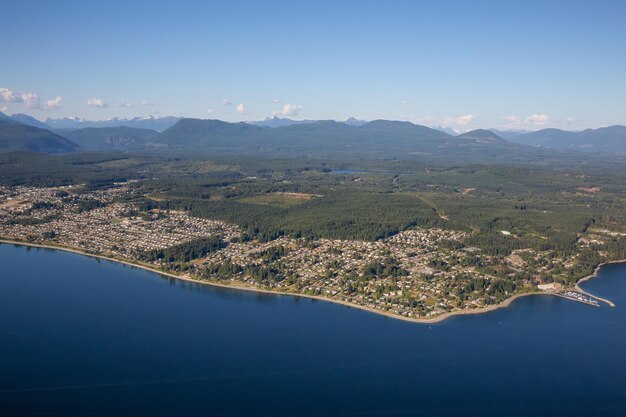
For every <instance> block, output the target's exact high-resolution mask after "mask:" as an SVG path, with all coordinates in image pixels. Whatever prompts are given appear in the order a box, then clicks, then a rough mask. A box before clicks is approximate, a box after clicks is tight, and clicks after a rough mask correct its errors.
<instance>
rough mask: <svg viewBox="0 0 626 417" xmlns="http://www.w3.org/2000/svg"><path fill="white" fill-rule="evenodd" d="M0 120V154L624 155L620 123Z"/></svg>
mask: <svg viewBox="0 0 626 417" xmlns="http://www.w3.org/2000/svg"><path fill="white" fill-rule="evenodd" d="M0 121H2V122H3V123H2V124H1V125H0V137H2V140H3V142H1V143H0V150H1V151H3V152H6V151H14V150H33V151H38V152H46V153H64V152H73V151H77V150H89V151H138V152H177V153H194V154H198V155H202V154H234V155H245V154H254V155H266V156H277V157H287V156H289V157H293V156H296V157H322V158H335V157H352V158H355V157H356V158H372V157H377V158H400V159H402V158H422V159H433V160H437V159H441V158H446V159H451V158H455V157H459V158H465V159H466V160H469V161H473V162H482V161H517V162H529V161H534V162H537V161H548V160H550V159H551V158H554V157H563V156H564V155H568V156H569V157H572V155H577V154H581V153H587V154H589V153H603V154H610V155H623V156H626V127H624V126H611V127H606V128H600V129H595V130H594V129H587V130H585V131H582V132H568V131H563V130H559V129H543V130H539V131H536V132H528V133H520V132H516V133H515V134H513V133H511V134H510V135H507V138H506V139H505V138H503V137H502V136H501V135H499V134H497V133H496V132H494V131H493V130H485V129H478V130H474V131H471V132H466V133H463V134H460V135H451V134H449V133H446V132H444V131H441V130H438V129H433V128H428V127H426V126H421V125H416V124H413V123H410V122H401V121H388V120H375V121H371V122H365V121H361V120H358V119H354V118H351V119H348V120H346V121H345V122H337V121H332V120H321V121H315V120H291V119H287V118H278V117H273V118H268V119H266V120H264V121H260V122H239V123H229V122H224V121H220V120H204V119H189V118H186V119H185V118H178V117H162V118H157V117H147V118H135V119H122V118H115V119H110V120H104V121H88V120H82V119H70V118H65V119H55V120H52V119H48V120H47V121H46V123H43V122H41V121H38V120H36V119H34V118H32V117H30V116H28V115H23V114H17V115H13V116H11V117H9V116H7V115H4V114H2V113H0ZM50 124H52V126H50ZM61 126H65V127H61ZM140 126H153V127H154V128H144V127H140Z"/></svg>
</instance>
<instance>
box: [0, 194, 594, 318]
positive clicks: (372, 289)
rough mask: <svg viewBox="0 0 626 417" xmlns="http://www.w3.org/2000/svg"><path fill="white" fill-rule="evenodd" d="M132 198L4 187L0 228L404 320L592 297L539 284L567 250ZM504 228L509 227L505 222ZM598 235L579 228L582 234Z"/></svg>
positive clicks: (15, 237)
mask: <svg viewBox="0 0 626 417" xmlns="http://www.w3.org/2000/svg"><path fill="white" fill-rule="evenodd" d="M135 199H136V195H134V194H133V192H132V190H131V189H130V187H129V184H128V183H118V184H115V185H114V186H113V187H107V188H102V189H93V190H86V189H84V188H83V187H82V186H66V187H52V188H36V187H25V186H15V187H8V186H3V187H0V237H2V238H3V239H6V240H11V241H16V242H29V243H37V244H44V245H52V246H55V247H61V248H69V249H77V250H80V251H82V252H85V253H87V254H93V255H100V256H106V257H111V258H115V259H119V260H123V261H126V262H132V263H136V264H139V265H143V266H148V267H150V268H152V269H155V270H157V271H164V272H170V273H172V272H174V273H178V274H181V275H182V276H185V277H188V278H193V279H199V280H204V281H208V282H215V283H220V284H222V285H229V286H233V287H244V288H249V289H261V290H269V291H275V292H281V293H291V294H301V295H306V296H313V297H321V298H324V299H328V300H331V301H337V302H341V303H344V304H349V305H354V306H359V307H362V308H366V309H370V310H374V311H379V312H382V313H385V314H390V315H393V316H397V317H404V318H409V319H431V318H435V317H437V316H440V315H442V314H446V313H453V312H458V311H462V310H471V309H481V308H485V307H488V306H492V305H495V304H498V303H500V302H502V301H504V300H506V299H507V298H510V297H511V296H513V295H516V294H522V293H529V292H539V291H544V292H546V293H548V294H554V295H559V296H562V297H566V298H569V299H572V300H576V301H581V302H584V303H587V304H591V305H597V302H596V301H595V300H593V299H592V298H591V297H589V296H587V295H583V294H579V293H577V292H575V291H571V290H568V291H564V290H561V284H560V283H558V282H555V283H552V282H548V283H546V282H544V281H551V280H550V278H551V277H550V275H549V272H550V269H551V266H550V265H553V264H554V263H555V262H558V263H560V264H562V265H565V268H566V269H567V267H568V265H569V267H573V266H574V265H575V263H576V259H575V258H572V259H552V261H551V263H550V264H547V263H545V262H544V263H539V266H538V265H537V261H538V260H540V259H542V258H548V257H550V254H549V253H536V252H533V251H532V250H530V249H521V250H516V251H514V252H513V253H512V254H511V255H509V256H508V257H497V256H488V255H483V254H481V249H480V248H477V247H471V246H465V245H464V244H463V241H464V240H465V239H466V238H467V237H468V236H469V233H468V232H467V231H455V230H444V229H439V228H429V229H424V228H412V229H408V230H404V231H401V232H399V233H397V234H395V235H393V236H391V237H388V238H385V239H380V240H377V241H360V240H338V239H314V240H311V239H304V238H301V237H300V238H297V237H289V236H281V237H279V238H277V239H273V240H270V241H267V242H265V241H260V240H258V239H252V238H250V237H246V236H244V234H243V233H242V232H241V230H240V228H239V227H238V226H237V225H233V224H228V223H225V222H223V221H219V220H212V219H204V218H198V217H192V216H190V215H189V214H188V213H186V212H182V211H173V210H158V209H152V210H148V211H143V212H142V211H140V209H139V207H138V205H137V204H136V202H135ZM504 232H506V233H504ZM506 234H509V235H510V232H508V231H503V235H506ZM207 238H214V239H218V240H219V242H221V243H220V245H218V246H217V247H215V248H211V250H207V251H206V253H205V254H204V255H203V256H201V257H198V258H195V259H185V260H180V259H176V258H170V259H163V257H162V256H157V255H154V254H155V251H163V250H168V249H172V248H184V247H185V245H190V244H193V243H194V242H198V241H199V240H200V239H207ZM601 238H602V237H601V235H597V234H596V235H593V237H592V239H591V238H589V237H586V238H581V239H580V244H581V245H589V244H590V240H593V241H594V242H598V239H601ZM148 254H152V255H148ZM546 278H547V279H546ZM552 278H554V277H552ZM557 278H558V277H557Z"/></svg>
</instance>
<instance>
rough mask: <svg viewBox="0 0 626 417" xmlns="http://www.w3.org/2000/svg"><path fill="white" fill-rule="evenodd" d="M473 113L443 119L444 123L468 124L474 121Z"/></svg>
mask: <svg viewBox="0 0 626 417" xmlns="http://www.w3.org/2000/svg"><path fill="white" fill-rule="evenodd" d="M474 118H475V116H474V115H473V114H464V115H462V116H458V117H448V118H446V119H445V120H444V121H443V124H444V125H455V126H466V125H468V124H470V123H472V122H473V121H474Z"/></svg>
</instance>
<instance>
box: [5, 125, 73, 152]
mask: <svg viewBox="0 0 626 417" xmlns="http://www.w3.org/2000/svg"><path fill="white" fill-rule="evenodd" d="M77 149H78V145H76V144H75V143H74V142H72V141H70V140H68V139H66V138H64V137H62V136H59V135H57V134H55V133H52V132H50V131H49V130H45V129H39V128H37V127H33V126H27V125H24V124H21V123H17V122H14V121H13V122H10V121H6V120H0V152H10V151H18V150H29V151H34V152H43V153H50V154H58V153H67V152H73V151H75V150H77Z"/></svg>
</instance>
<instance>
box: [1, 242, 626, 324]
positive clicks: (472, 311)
mask: <svg viewBox="0 0 626 417" xmlns="http://www.w3.org/2000/svg"><path fill="white" fill-rule="evenodd" d="M2 243H4V244H8V245H18V246H28V247H33V248H41V249H51V250H60V251H64V252H69V253H74V254H77V255H83V256H87V257H90V258H96V259H104V260H106V261H111V262H117V263H120V264H123V265H127V266H131V267H135V268H140V269H143V270H145V271H148V272H152V273H155V274H159V275H162V276H166V277H170V278H174V279H178V280H181V281H186V282H193V283H196V284H203V285H210V286H214V287H219V288H228V289H232V290H240V291H249V292H256V293H262V294H273V295H284V296H290V297H300V298H308V299H312V300H319V301H326V302H330V303H335V304H339V305H342V306H344V307H350V308H355V309H358V310H363V311H367V312H370V313H373V314H378V315H381V316H384V317H388V318H391V319H395V320H401V321H406V322H411V323H419V324H433V323H440V322H442V321H444V320H446V319H448V318H451V317H454V316H465V315H474V314H484V313H489V312H491V311H495V310H498V309H501V308H506V307H508V306H509V305H511V303H513V302H514V301H515V300H517V299H519V298H522V297H527V296H531V295H550V294H548V293H546V292H528V293H521V294H516V295H513V296H511V297H509V298H507V299H506V300H504V301H502V302H500V303H498V304H493V305H489V306H486V307H481V308H468V309H465V310H459V311H452V312H448V313H444V314H441V315H439V316H436V317H433V318H411V317H404V316H399V315H397V314H393V313H388V312H386V311H382V310H376V309H373V308H370V307H365V306H360V305H358V304H353V303H349V302H347V301H342V300H333V299H332V298H327V297H320V296H317V295H307V294H298V293H290V292H281V291H274V290H266V289H263V288H255V287H244V286H238V285H228V284H221V283H218V282H213V281H207V280H202V279H198V278H193V277H192V276H189V275H177V274H174V273H171V272H164V271H160V270H158V269H156V268H154V267H151V266H148V265H143V264H141V263H135V262H132V261H130V260H123V259H118V258H112V257H109V256H106V255H96V254H92V253H89V252H84V251H81V250H80V249H76V248H71V247H66V246H56V245H46V244H40V243H30V242H23V241H16V240H7V239H2V238H0V244H2ZM624 262H626V259H624V260H620V261H609V262H604V263H602V264H600V265H598V266H597V267H596V269H595V270H594V272H593V274H591V275H588V276H586V277H583V278H581V279H580V280H578V281H577V282H576V286H575V288H576V289H577V290H578V291H580V292H582V293H584V294H587V295H590V296H592V297H594V298H598V299H600V300H602V301H604V302H606V303H608V304H609V305H611V307H614V306H615V305H614V304H613V303H611V302H610V301H608V300H604V299H601V298H599V297H596V296H594V295H591V294H588V293H587V292H585V291H584V290H582V289H580V287H579V286H578V284H580V283H582V282H585V281H588V280H590V279H592V278H595V277H596V276H597V273H598V270H599V269H600V268H601V267H602V266H603V265H606V264H614V263H624Z"/></svg>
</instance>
